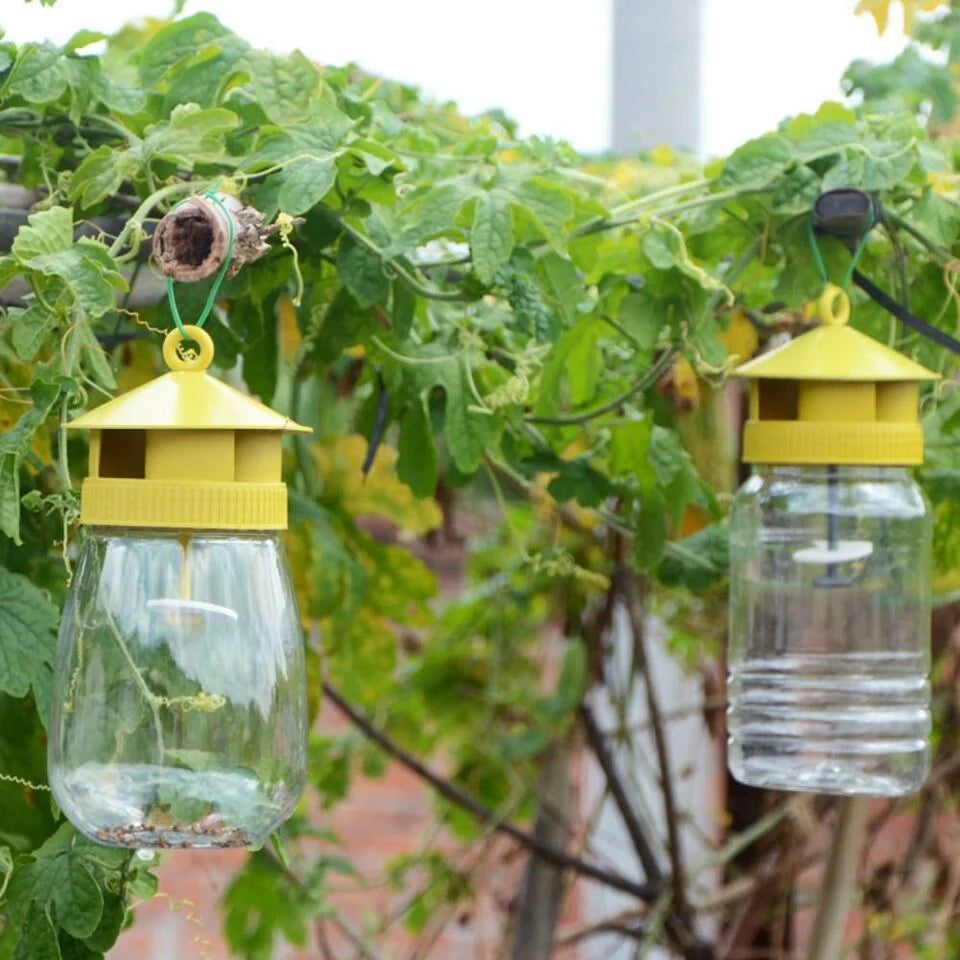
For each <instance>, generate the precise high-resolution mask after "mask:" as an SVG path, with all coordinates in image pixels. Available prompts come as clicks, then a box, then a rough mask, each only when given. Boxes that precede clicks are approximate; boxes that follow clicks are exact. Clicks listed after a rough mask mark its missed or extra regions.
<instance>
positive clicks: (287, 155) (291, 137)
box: [243, 102, 354, 170]
mask: <svg viewBox="0 0 960 960" xmlns="http://www.w3.org/2000/svg"><path fill="white" fill-rule="evenodd" d="M353 123H354V122H353V120H351V119H350V118H349V117H348V116H347V115H346V114H345V113H343V112H342V111H341V110H338V109H337V108H336V107H334V106H332V105H330V104H329V103H322V102H321V103H314V104H313V105H312V106H311V117H310V119H309V120H306V121H304V122H303V123H295V124H292V125H291V126H289V127H287V128H286V129H284V130H282V131H281V130H279V129H278V128H276V127H269V128H268V129H267V133H266V134H265V136H264V137H263V139H262V140H261V141H260V143H259V144H258V146H257V150H256V151H255V152H254V153H253V154H252V155H251V156H249V157H248V158H247V159H246V160H245V161H244V163H243V166H244V169H247V170H254V169H256V168H258V167H264V166H273V165H274V164H277V163H289V162H290V161H291V159H293V158H295V157H300V156H301V155H303V154H313V155H315V156H316V157H317V158H318V159H321V160H322V159H326V158H327V157H330V156H332V157H334V158H335V157H337V156H339V155H340V154H341V153H342V152H343V149H344V144H343V140H344V138H345V137H346V135H347V133H348V132H349V130H350V128H351V127H352V126H353Z"/></svg>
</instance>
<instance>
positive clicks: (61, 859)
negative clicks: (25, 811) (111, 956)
mask: <svg viewBox="0 0 960 960" xmlns="http://www.w3.org/2000/svg"><path fill="white" fill-rule="evenodd" d="M7 896H8V899H9V904H10V913H11V915H12V916H13V917H15V918H17V919H23V918H26V917H27V916H28V914H29V913H30V909H31V905H33V904H36V905H37V906H39V907H41V908H42V909H43V910H44V911H48V910H49V909H50V907H51V906H53V907H54V908H55V909H56V911H57V913H56V917H57V923H58V924H59V925H60V926H61V927H63V929H64V930H66V931H67V933H69V934H70V935H71V936H74V937H77V938H78V939H81V940H82V939H83V938H84V937H89V936H90V935H91V934H92V933H93V932H94V931H95V930H96V929H97V927H98V926H99V925H100V918H101V916H102V914H103V894H102V893H101V892H100V887H99V886H98V885H97V881H96V880H94V878H93V874H91V873H90V871H89V869H88V868H87V867H86V866H85V865H84V864H83V863H82V861H81V859H80V857H79V855H78V854H77V852H76V851H75V850H73V849H66V850H60V849H58V850H55V851H53V852H50V853H46V852H44V848H43V847H41V848H40V851H38V855H37V858H36V859H35V860H33V861H32V862H31V863H28V864H26V866H23V867H19V868H18V869H17V871H16V873H14V875H13V879H12V880H11V881H10V887H9V889H8V890H7Z"/></svg>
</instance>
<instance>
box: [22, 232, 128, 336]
mask: <svg viewBox="0 0 960 960" xmlns="http://www.w3.org/2000/svg"><path fill="white" fill-rule="evenodd" d="M30 268H31V269H32V270H36V271H38V272H40V273H43V274H47V275H48V276H56V277H59V278H60V279H61V280H63V281H64V283H66V285H67V287H68V288H69V290H70V292H71V293H72V295H73V298H74V300H75V301H76V303H77V306H78V307H80V308H81V310H83V311H84V312H85V313H86V314H88V315H89V316H91V317H100V316H103V314H105V313H106V312H107V311H108V310H112V309H113V307H114V292H115V291H116V290H126V289H127V282H126V280H124V278H123V275H122V274H121V273H120V271H119V270H118V269H117V266H116V262H115V261H114V259H113V258H112V257H111V256H110V254H109V253H108V251H107V248H106V247H105V246H104V245H103V244H102V243H98V242H97V241H96V240H91V239H90V238H89V237H82V238H81V239H80V240H78V241H77V242H76V244H74V245H73V246H71V247H70V248H69V249H67V250H61V251H59V252H57V253H47V254H43V255H42V256H38V257H34V258H33V259H32V260H31V261H30Z"/></svg>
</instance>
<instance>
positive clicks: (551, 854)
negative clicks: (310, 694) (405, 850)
mask: <svg viewBox="0 0 960 960" xmlns="http://www.w3.org/2000/svg"><path fill="white" fill-rule="evenodd" d="M323 692H324V693H325V694H326V696H327V697H328V698H329V699H330V700H331V701H332V702H333V704H334V705H335V706H336V707H337V708H338V709H339V710H340V711H341V712H342V713H344V714H346V716H347V717H349V718H350V720H351V722H352V723H353V724H354V726H356V727H357V729H358V730H360V732H361V733H362V734H363V735H364V736H365V737H367V739H368V740H372V741H373V742H374V743H375V744H377V746H379V747H380V748H381V749H382V750H384V751H385V752H386V753H387V754H389V755H390V756H391V757H393V759H394V760H396V761H398V762H399V763H401V764H403V766H405V767H406V768H407V769H408V770H410V771H411V772H412V773H415V774H416V775H417V776H418V777H419V778H420V779H421V780H423V781H425V782H426V783H428V784H429V785H430V786H431V787H432V788H433V789H434V790H435V791H436V792H437V793H439V794H440V796H442V797H443V798H444V799H445V800H449V801H450V802H451V803H455V804H456V805H457V806H458V807H461V808H462V809H464V810H466V811H467V812H468V813H470V814H472V815H473V816H474V817H475V818H476V819H477V820H479V821H480V822H481V823H484V824H487V825H488V826H490V827H493V828H494V829H495V830H497V831H498V832H500V833H503V834H505V835H506V836H508V837H512V838H513V839H514V840H516V841H517V842H518V843H520V844H522V845H523V846H524V847H526V848H527V849H528V850H531V851H532V852H533V853H535V854H536V855H537V856H538V857H540V858H541V859H543V860H546V861H547V863H551V864H553V865H554V866H555V867H561V868H564V869H569V870H573V871H574V872H575V873H577V874H579V875H580V876H583V877H588V878H589V879H591V880H595V881H596V882H597V883H602V884H604V885H605V886H608V887H611V888H613V889H614V890H619V891H621V892H622V893H627V894H630V896H633V897H636V898H637V899H638V900H643V901H645V902H648V903H649V902H651V901H653V900H655V899H656V898H657V895H658V894H659V892H660V887H658V886H657V885H655V884H650V883H635V882H634V881H632V880H629V879H627V878H626V877H624V876H621V875H620V874H618V873H615V872H614V871H612V870H606V869H604V868H603V867H601V866H599V865H598V864H595V863H591V862H590V861H588V860H583V859H582V858H580V857H576V856H573V855H572V854H569V853H567V852H566V851H565V850H558V849H557V848H555V847H552V846H550V845H549V844H545V843H542V842H541V841H540V840H538V839H537V838H536V837H535V836H533V835H532V834H531V833H529V832H527V831H526V830H523V829H521V828H520V827H518V826H516V825H515V824H513V823H510V822H509V821H506V820H503V819H501V818H500V817H499V816H498V815H497V813H496V811H494V810H491V809H490V808H489V807H488V806H486V805H485V804H483V803H481V802H480V801H479V800H477V799H476V797H473V796H471V795H470V794H469V793H467V792H466V791H465V790H462V789H461V788H460V787H458V786H457V785H456V784H454V783H451V782H450V781H449V780H447V779H445V778H444V777H442V776H440V775H439V774H438V773H435V772H434V771H432V770H431V769H430V768H429V767H427V766H426V764H424V763H422V762H421V761H420V760H419V759H418V758H417V757H415V756H414V755H413V754H412V753H410V752H409V751H408V750H405V749H404V748H403V747H401V746H400V745H399V744H398V743H396V742H395V741H394V740H393V739H391V738H390V737H389V736H388V735H387V734H385V733H384V732H383V731H382V730H380V729H379V728H377V727H376V726H374V725H373V723H371V721H370V720H369V718H368V717H367V716H366V715H365V714H364V713H363V712H362V711H360V710H359V709H358V708H357V707H355V706H354V705H353V704H351V703H350V702H349V701H348V700H347V699H346V698H345V697H344V696H343V695H342V694H341V693H340V691H339V690H337V688H336V687H334V686H333V684H331V683H329V682H328V681H326V680H325V681H324V683H323Z"/></svg>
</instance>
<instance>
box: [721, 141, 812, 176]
mask: <svg viewBox="0 0 960 960" xmlns="http://www.w3.org/2000/svg"><path fill="white" fill-rule="evenodd" d="M795 159H796V154H795V148H794V146H793V145H792V144H791V143H790V142H789V141H788V140H787V139H786V138H785V137H782V136H780V134H777V133H768V134H765V135H764V136H762V137H757V138H756V139H755V140H748V141H747V142H746V143H745V144H744V145H743V146H742V147H737V149H736V150H734V151H733V153H731V154H730V156H729V157H727V161H726V163H725V164H724V166H723V173H722V174H721V175H720V178H719V181H718V182H719V185H720V186H722V187H744V188H750V187H763V186H766V185H767V184H769V183H772V182H773V181H774V180H776V179H777V178H778V177H780V176H781V175H782V174H783V172H784V169H785V167H787V165H788V164H790V163H792V162H793V161H794V160H795Z"/></svg>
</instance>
